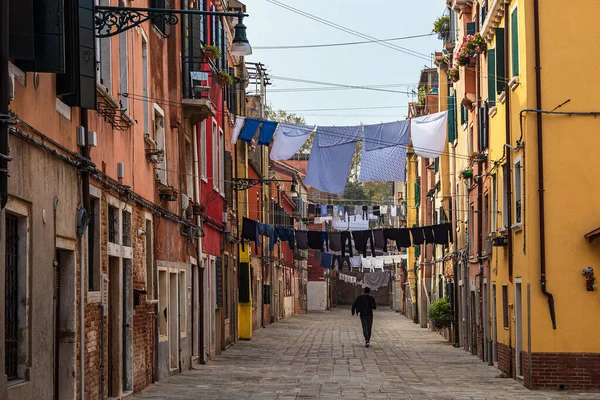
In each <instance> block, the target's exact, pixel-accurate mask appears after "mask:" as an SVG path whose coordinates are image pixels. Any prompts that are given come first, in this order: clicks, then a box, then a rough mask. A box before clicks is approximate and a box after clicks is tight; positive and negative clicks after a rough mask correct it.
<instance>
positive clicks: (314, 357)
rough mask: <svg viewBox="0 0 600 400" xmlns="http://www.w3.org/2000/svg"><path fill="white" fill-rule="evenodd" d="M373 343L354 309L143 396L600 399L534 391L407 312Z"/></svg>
mask: <svg viewBox="0 0 600 400" xmlns="http://www.w3.org/2000/svg"><path fill="white" fill-rule="evenodd" d="M371 343H372V344H371V347H370V348H365V347H364V346H363V340H362V334H361V328H360V321H359V319H358V318H357V317H352V316H351V315H350V311H349V309H348V308H337V309H335V310H332V311H327V312H321V313H311V314H309V315H300V316H294V317H292V318H289V319H286V320H283V321H280V322H279V323H277V324H273V325H270V326H269V327H267V328H266V329H260V330H258V331H257V332H255V333H254V337H253V339H252V340H251V341H248V342H245V341H242V342H240V343H238V344H236V345H234V346H233V347H231V348H229V349H228V350H227V351H226V352H223V353H222V354H221V356H219V357H218V358H217V359H216V360H214V361H211V362H210V363H208V364H207V365H204V366H198V367H196V368H195V369H193V370H192V371H188V372H185V373H183V374H181V375H176V376H173V377H171V378H168V379H165V380H163V381H161V382H158V383H157V384H155V385H152V386H151V387H149V388H148V389H146V390H145V391H143V392H142V393H141V394H139V395H138V396H137V397H136V398H137V399H203V400H208V399H256V400H269V399H297V398H302V399H319V398H320V399H363V398H369V399H413V400H417V399H437V400H442V399H567V398H568V399H576V398H579V399H600V393H591V392H585V393H577V392H574V391H572V392H568V393H566V392H540V391H529V390H528V389H526V388H525V387H523V386H522V385H521V384H520V383H517V382H516V381H514V380H512V379H503V378H500V377H499V376H500V372H499V371H498V370H497V369H496V368H494V367H490V366H488V365H487V364H485V363H483V362H481V361H480V360H479V359H478V358H477V357H475V356H472V355H470V354H469V353H467V352H465V351H464V350H462V349H456V348H454V347H453V346H452V345H451V344H449V343H448V342H447V341H445V340H444V339H443V338H441V337H440V336H439V335H437V334H435V333H433V332H431V331H429V330H426V329H421V328H419V327H418V326H417V325H415V324H413V323H412V322H411V321H410V320H408V319H407V318H405V317H404V316H402V315H399V314H396V313H394V312H392V311H389V310H387V309H383V310H377V312H376V315H375V322H374V326H373V338H372V339H371Z"/></svg>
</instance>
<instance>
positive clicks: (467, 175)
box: [462, 169, 473, 179]
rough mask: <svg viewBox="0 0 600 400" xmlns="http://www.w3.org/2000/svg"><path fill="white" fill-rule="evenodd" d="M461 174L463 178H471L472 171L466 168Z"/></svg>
mask: <svg viewBox="0 0 600 400" xmlns="http://www.w3.org/2000/svg"><path fill="white" fill-rule="evenodd" d="M462 176H463V178H465V179H468V178H472V177H473V171H471V170H470V169H467V170H465V171H463V173H462Z"/></svg>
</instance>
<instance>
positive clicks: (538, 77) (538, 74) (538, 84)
mask: <svg viewBox="0 0 600 400" xmlns="http://www.w3.org/2000/svg"><path fill="white" fill-rule="evenodd" d="M539 6H540V4H539V0H534V2H533V20H534V35H535V95H536V107H537V109H538V110H541V109H542V71H541V68H542V67H541V61H540V10H539ZM536 116H537V147H538V149H537V150H538V175H539V207H540V283H541V288H542V293H544V295H545V296H546V297H547V298H548V309H549V311H550V318H551V319H552V329H556V314H555V310H554V296H553V295H552V293H550V292H548V290H547V289H546V283H547V281H546V222H545V202H544V141H543V124H542V115H541V113H537V114H536Z"/></svg>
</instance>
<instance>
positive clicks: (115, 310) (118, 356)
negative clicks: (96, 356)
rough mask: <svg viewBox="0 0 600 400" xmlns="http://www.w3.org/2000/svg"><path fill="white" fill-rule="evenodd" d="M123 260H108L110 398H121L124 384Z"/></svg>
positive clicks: (113, 258) (112, 258)
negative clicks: (121, 263) (121, 264)
mask: <svg viewBox="0 0 600 400" xmlns="http://www.w3.org/2000/svg"><path fill="white" fill-rule="evenodd" d="M120 262H121V260H120V259H119V258H117V257H109V258H108V286H109V292H108V341H107V343H108V396H109V397H119V396H121V390H122V383H123V357H122V351H121V350H122V346H123V332H122V327H123V321H122V313H123V303H122V300H123V291H122V288H121V285H122V283H123V277H122V274H121V266H120Z"/></svg>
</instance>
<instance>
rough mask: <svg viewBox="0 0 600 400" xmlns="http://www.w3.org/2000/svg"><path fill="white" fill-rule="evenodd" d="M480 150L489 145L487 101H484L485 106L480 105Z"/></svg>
mask: <svg viewBox="0 0 600 400" xmlns="http://www.w3.org/2000/svg"><path fill="white" fill-rule="evenodd" d="M478 122H479V126H478V128H479V151H483V150H485V149H487V147H488V137H489V130H488V129H489V128H488V108H487V103H486V102H484V104H483V107H479V118H478Z"/></svg>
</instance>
